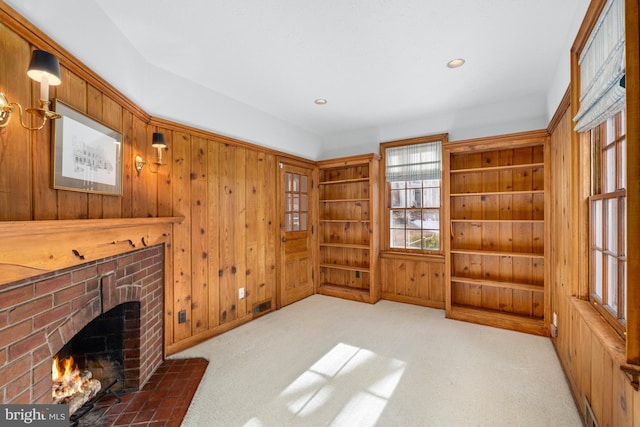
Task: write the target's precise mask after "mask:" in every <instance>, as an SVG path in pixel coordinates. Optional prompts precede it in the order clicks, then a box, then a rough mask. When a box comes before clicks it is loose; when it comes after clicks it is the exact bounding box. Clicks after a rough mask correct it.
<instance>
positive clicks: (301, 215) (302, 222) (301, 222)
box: [300, 213, 307, 231]
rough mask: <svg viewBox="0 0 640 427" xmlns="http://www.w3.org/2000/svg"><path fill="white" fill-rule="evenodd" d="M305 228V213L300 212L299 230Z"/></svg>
mask: <svg viewBox="0 0 640 427" xmlns="http://www.w3.org/2000/svg"><path fill="white" fill-rule="evenodd" d="M306 229H307V214H306V213H301V214H300V230H302V231H304V230H306Z"/></svg>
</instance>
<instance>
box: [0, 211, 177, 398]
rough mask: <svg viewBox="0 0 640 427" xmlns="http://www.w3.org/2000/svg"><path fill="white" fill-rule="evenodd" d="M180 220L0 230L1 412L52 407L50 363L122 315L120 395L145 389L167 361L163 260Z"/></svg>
mask: <svg viewBox="0 0 640 427" xmlns="http://www.w3.org/2000/svg"><path fill="white" fill-rule="evenodd" d="M181 220H182V218H175V217H170V218H127V219H124V218H123V219H103V220H64V221H22V222H0V403H15V404H28V403H45V404H49V403H51V402H52V398H51V385H52V383H51V364H52V358H53V356H55V355H56V354H57V353H58V352H59V351H60V350H61V349H63V347H64V346H65V344H67V343H69V342H70V340H71V339H72V338H73V337H74V336H76V334H78V333H79V332H80V331H81V330H82V329H83V328H84V327H85V326H86V325H88V324H89V323H90V322H91V321H92V320H94V319H97V318H99V317H103V314H104V313H107V312H110V311H111V312H112V311H113V310H112V309H115V308H116V307H126V308H123V310H124V311H123V312H124V313H128V314H126V315H125V317H124V318H123V319H124V327H125V329H126V330H125V331H124V335H123V336H124V337H125V339H124V343H123V348H122V353H123V358H124V363H123V365H124V368H123V371H124V384H123V388H125V389H129V390H130V389H139V388H142V386H143V385H144V384H145V383H146V382H147V381H148V380H149V378H150V377H151V375H152V374H153V373H154V371H155V370H156V369H157V368H158V366H160V364H161V363H162V361H163V355H164V353H163V351H164V347H163V298H164V289H163V285H164V282H165V269H164V259H165V257H166V254H167V253H168V252H169V249H168V248H169V247H170V244H171V240H170V235H171V227H172V223H176V222H180V221H181ZM132 307H134V308H135V312H132V311H131V310H132ZM132 327H133V330H132Z"/></svg>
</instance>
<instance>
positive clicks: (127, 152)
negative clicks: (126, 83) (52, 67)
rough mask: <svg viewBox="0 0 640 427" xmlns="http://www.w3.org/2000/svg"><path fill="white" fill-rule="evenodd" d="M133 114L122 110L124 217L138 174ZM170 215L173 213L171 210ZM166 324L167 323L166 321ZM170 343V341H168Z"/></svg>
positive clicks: (130, 206)
mask: <svg viewBox="0 0 640 427" xmlns="http://www.w3.org/2000/svg"><path fill="white" fill-rule="evenodd" d="M132 145H133V114H132V113H131V112H129V111H127V110H123V112H122V200H121V206H122V208H121V212H122V213H121V215H122V218H131V217H132V216H133V203H134V199H133V192H132V189H133V185H134V184H133V183H134V181H135V180H134V175H135V174H136V172H135V169H134V167H133V147H132ZM169 212H170V214H168V215H167V216H169V215H173V212H172V211H171V210H170V211H169ZM165 325H166V323H165ZM166 342H167V343H169V342H170V341H166Z"/></svg>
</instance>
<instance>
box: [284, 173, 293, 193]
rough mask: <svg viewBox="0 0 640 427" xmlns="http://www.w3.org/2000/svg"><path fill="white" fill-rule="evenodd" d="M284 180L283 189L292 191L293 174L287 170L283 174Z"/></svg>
mask: <svg viewBox="0 0 640 427" xmlns="http://www.w3.org/2000/svg"><path fill="white" fill-rule="evenodd" d="M284 180H285V183H284V188H285V191H293V175H292V174H290V173H289V172H287V173H286V174H285V175H284Z"/></svg>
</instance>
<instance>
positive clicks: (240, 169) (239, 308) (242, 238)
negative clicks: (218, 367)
mask: <svg viewBox="0 0 640 427" xmlns="http://www.w3.org/2000/svg"><path fill="white" fill-rule="evenodd" d="M235 154H236V161H235V163H236V167H235V178H234V179H235V208H236V211H235V218H234V227H233V228H234V239H235V240H236V243H235V253H234V258H235V268H236V273H235V282H236V287H235V295H234V297H235V298H234V299H235V301H236V313H237V317H238V318H243V317H245V316H246V315H247V299H246V298H242V299H240V298H239V296H238V295H239V294H238V291H239V290H240V288H244V289H245V292H246V290H247V252H246V247H247V200H246V194H247V191H248V188H250V186H249V185H247V177H246V171H247V160H246V157H247V149H246V148H244V147H237V149H236V153H235Z"/></svg>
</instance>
